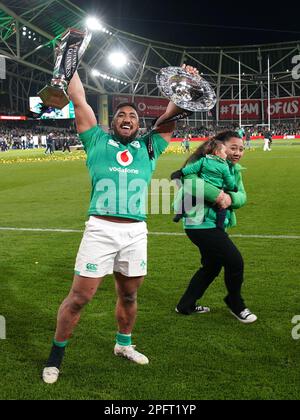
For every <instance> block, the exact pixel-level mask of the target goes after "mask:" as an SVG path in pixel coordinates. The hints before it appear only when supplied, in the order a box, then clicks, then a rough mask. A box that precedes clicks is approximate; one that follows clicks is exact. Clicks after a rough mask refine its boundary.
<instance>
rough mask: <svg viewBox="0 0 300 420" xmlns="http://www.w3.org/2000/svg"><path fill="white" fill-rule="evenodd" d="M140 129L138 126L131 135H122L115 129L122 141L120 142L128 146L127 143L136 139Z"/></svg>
mask: <svg viewBox="0 0 300 420" xmlns="http://www.w3.org/2000/svg"><path fill="white" fill-rule="evenodd" d="M138 131H139V129H138V128H137V129H136V131H135V132H133V133H132V135H131V136H128V137H127V136H126V137H125V136H121V135H120V134H119V133H118V132H116V131H115V135H116V137H117V138H118V140H119V141H120V143H122V144H123V145H124V146H126V145H127V144H129V143H131V142H132V141H133V140H135V138H136V136H137V134H138Z"/></svg>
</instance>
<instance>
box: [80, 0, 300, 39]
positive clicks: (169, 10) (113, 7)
mask: <svg viewBox="0 0 300 420" xmlns="http://www.w3.org/2000/svg"><path fill="white" fill-rule="evenodd" d="M72 1H73V3H75V4H77V5H78V6H80V7H81V8H82V9H84V10H86V11H87V12H88V13H90V14H96V15H97V16H98V17H99V18H102V20H103V22H104V23H107V24H109V25H112V26H113V27H115V28H117V29H121V30H124V31H126V32H130V33H134V34H136V35H139V36H143V37H146V38H150V39H154V40H157V41H162V42H168V43H173V44H180V45H187V46H201V45H204V46H205V45H211V46H212V45H213V46H219V45H242V44H257V43H274V42H287V41H296V40H300V17H299V16H300V13H299V8H300V7H299V5H297V3H298V4H299V2H296V1H295V2H291V1H289V2H286V1H283V2H282V4H283V5H286V6H285V7H282V8H281V6H280V0H276V1H274V2H272V3H271V2H266V1H264V0H261V1H260V2H258V1H257V0H253V1H251V0H241V1H239V2H232V1H229V0H224V1H218V2H216V1H211V0H205V1H201V0H195V1H184V0H181V1H178V0H175V1H170V0H160V1H150V0H72ZM270 6H271V7H270Z"/></svg>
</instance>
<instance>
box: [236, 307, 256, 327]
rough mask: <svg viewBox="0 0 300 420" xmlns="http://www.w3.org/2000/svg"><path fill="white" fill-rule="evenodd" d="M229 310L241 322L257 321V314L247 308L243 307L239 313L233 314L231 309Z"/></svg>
mask: <svg viewBox="0 0 300 420" xmlns="http://www.w3.org/2000/svg"><path fill="white" fill-rule="evenodd" d="M230 312H231V313H232V315H233V316H235V317H236V318H237V319H238V320H239V321H240V322H242V323H243V324H253V322H255V321H257V316H256V315H254V314H253V313H252V312H251V311H250V309H248V308H246V309H244V310H243V311H242V312H240V313H239V314H235V313H234V312H232V311H230Z"/></svg>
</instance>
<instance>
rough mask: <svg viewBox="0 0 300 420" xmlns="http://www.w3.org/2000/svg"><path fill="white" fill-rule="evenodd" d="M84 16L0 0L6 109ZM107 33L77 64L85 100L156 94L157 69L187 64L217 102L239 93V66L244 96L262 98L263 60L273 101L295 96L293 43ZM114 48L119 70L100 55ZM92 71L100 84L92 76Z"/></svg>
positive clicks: (44, 71) (25, 92)
mask: <svg viewBox="0 0 300 420" xmlns="http://www.w3.org/2000/svg"><path fill="white" fill-rule="evenodd" d="M86 17H87V14H86V12H85V11H83V10H81V9H80V8H79V7H78V6H76V5H74V4H73V3H72V2H71V1H69V0H22V1H19V0H5V2H1V1H0V34H1V42H0V56H2V57H6V60H5V61H6V69H7V71H6V75H7V80H6V82H2V85H3V84H4V83H6V86H7V90H8V91H9V94H10V100H11V103H14V104H16V105H15V106H17V108H18V109H19V110H20V111H22V110H24V109H26V107H27V103H28V97H29V96H30V95H35V94H36V92H37V91H39V90H40V89H41V87H43V86H44V85H46V84H47V83H49V81H50V79H51V76H52V72H53V66H54V49H55V46H56V43H57V40H59V37H60V35H61V34H62V33H63V32H64V31H65V30H66V29H67V28H69V27H76V28H79V29H83V28H84V25H85V19H86ZM25 28H26V29H25ZM106 28H107V31H106V32H104V31H98V32H95V33H94V34H93V38H92V41H91V43H90V46H89V47H88V49H87V51H86V53H85V55H84V58H83V61H82V62H81V64H80V69H79V71H80V74H81V77H82V80H83V82H84V84H85V87H86V90H87V92H88V94H90V95H92V94H108V95H112V94H118V95H120V94H126V95H129V94H130V95H132V96H133V97H134V96H135V95H145V96H160V94H159V92H158V89H157V86H156V74H157V73H158V71H159V70H160V69H161V68H162V67H167V66H180V65H181V64H182V63H184V62H186V63H188V64H190V65H194V66H196V67H198V68H199V70H200V72H202V73H203V76H204V77H205V78H206V79H207V80H208V81H209V82H210V83H211V84H212V86H213V87H214V89H215V90H216V92H217V96H218V98H222V99H235V98H238V94H239V77H238V75H239V71H238V69H239V61H240V62H241V69H242V86H243V92H242V95H243V98H263V97H265V96H266V94H267V79H268V77H267V61H268V58H270V63H271V91H272V92H271V95H272V97H286V96H300V80H299V81H298V80H297V79H296V78H293V77H292V68H293V67H294V66H295V64H293V62H292V59H293V57H294V56H297V55H300V41H295V42H288V43H281V44H272V45H247V46H228V47H217V46H216V47H201V46H200V47H189V46H180V45H172V44H167V43H164V42H157V41H153V40H150V39H146V38H143V37H140V36H138V35H134V34H130V33H127V32H124V31H120V30H118V29H116V28H113V27H111V26H109V25H107V26H106ZM29 32H31V34H30V35H32V36H31V38H29V36H30V35H29ZM115 50H122V51H124V53H125V54H127V57H128V61H129V64H128V65H126V66H125V67H124V68H121V69H115V68H112V66H111V64H109V62H108V60H107V57H108V55H109V53H110V52H111V51H115ZM299 61H300V58H299ZM93 69H96V70H98V71H99V73H100V74H102V75H106V78H103V77H95V76H93V75H92V70H93ZM112 79H115V80H112ZM116 79H118V80H119V81H122V82H123V83H122V84H121V83H118V82H116ZM125 83H126V84H125ZM2 90H3V89H2Z"/></svg>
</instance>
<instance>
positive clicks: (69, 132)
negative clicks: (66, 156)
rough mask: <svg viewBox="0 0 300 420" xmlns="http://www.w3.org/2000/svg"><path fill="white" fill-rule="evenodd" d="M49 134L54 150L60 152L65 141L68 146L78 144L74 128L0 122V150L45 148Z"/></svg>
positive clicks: (21, 122) (26, 122)
mask: <svg viewBox="0 0 300 420" xmlns="http://www.w3.org/2000/svg"><path fill="white" fill-rule="evenodd" d="M48 123H49V122H48ZM50 133H53V138H54V144H55V149H56V150H61V149H62V148H63V145H64V144H65V143H66V141H67V142H68V144H69V145H76V144H78V143H79V140H78V135H77V133H76V131H75V130H74V128H70V127H69V128H66V127H65V128H62V127H57V125H55V126H51V124H44V122H43V123H41V122H40V121H39V122H38V123H37V122H35V121H33V122H31V121H20V122H16V121H5V122H3V121H0V150H1V151H7V150H9V149H32V148H35V147H46V143H47V138H48V136H49V134H50Z"/></svg>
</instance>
